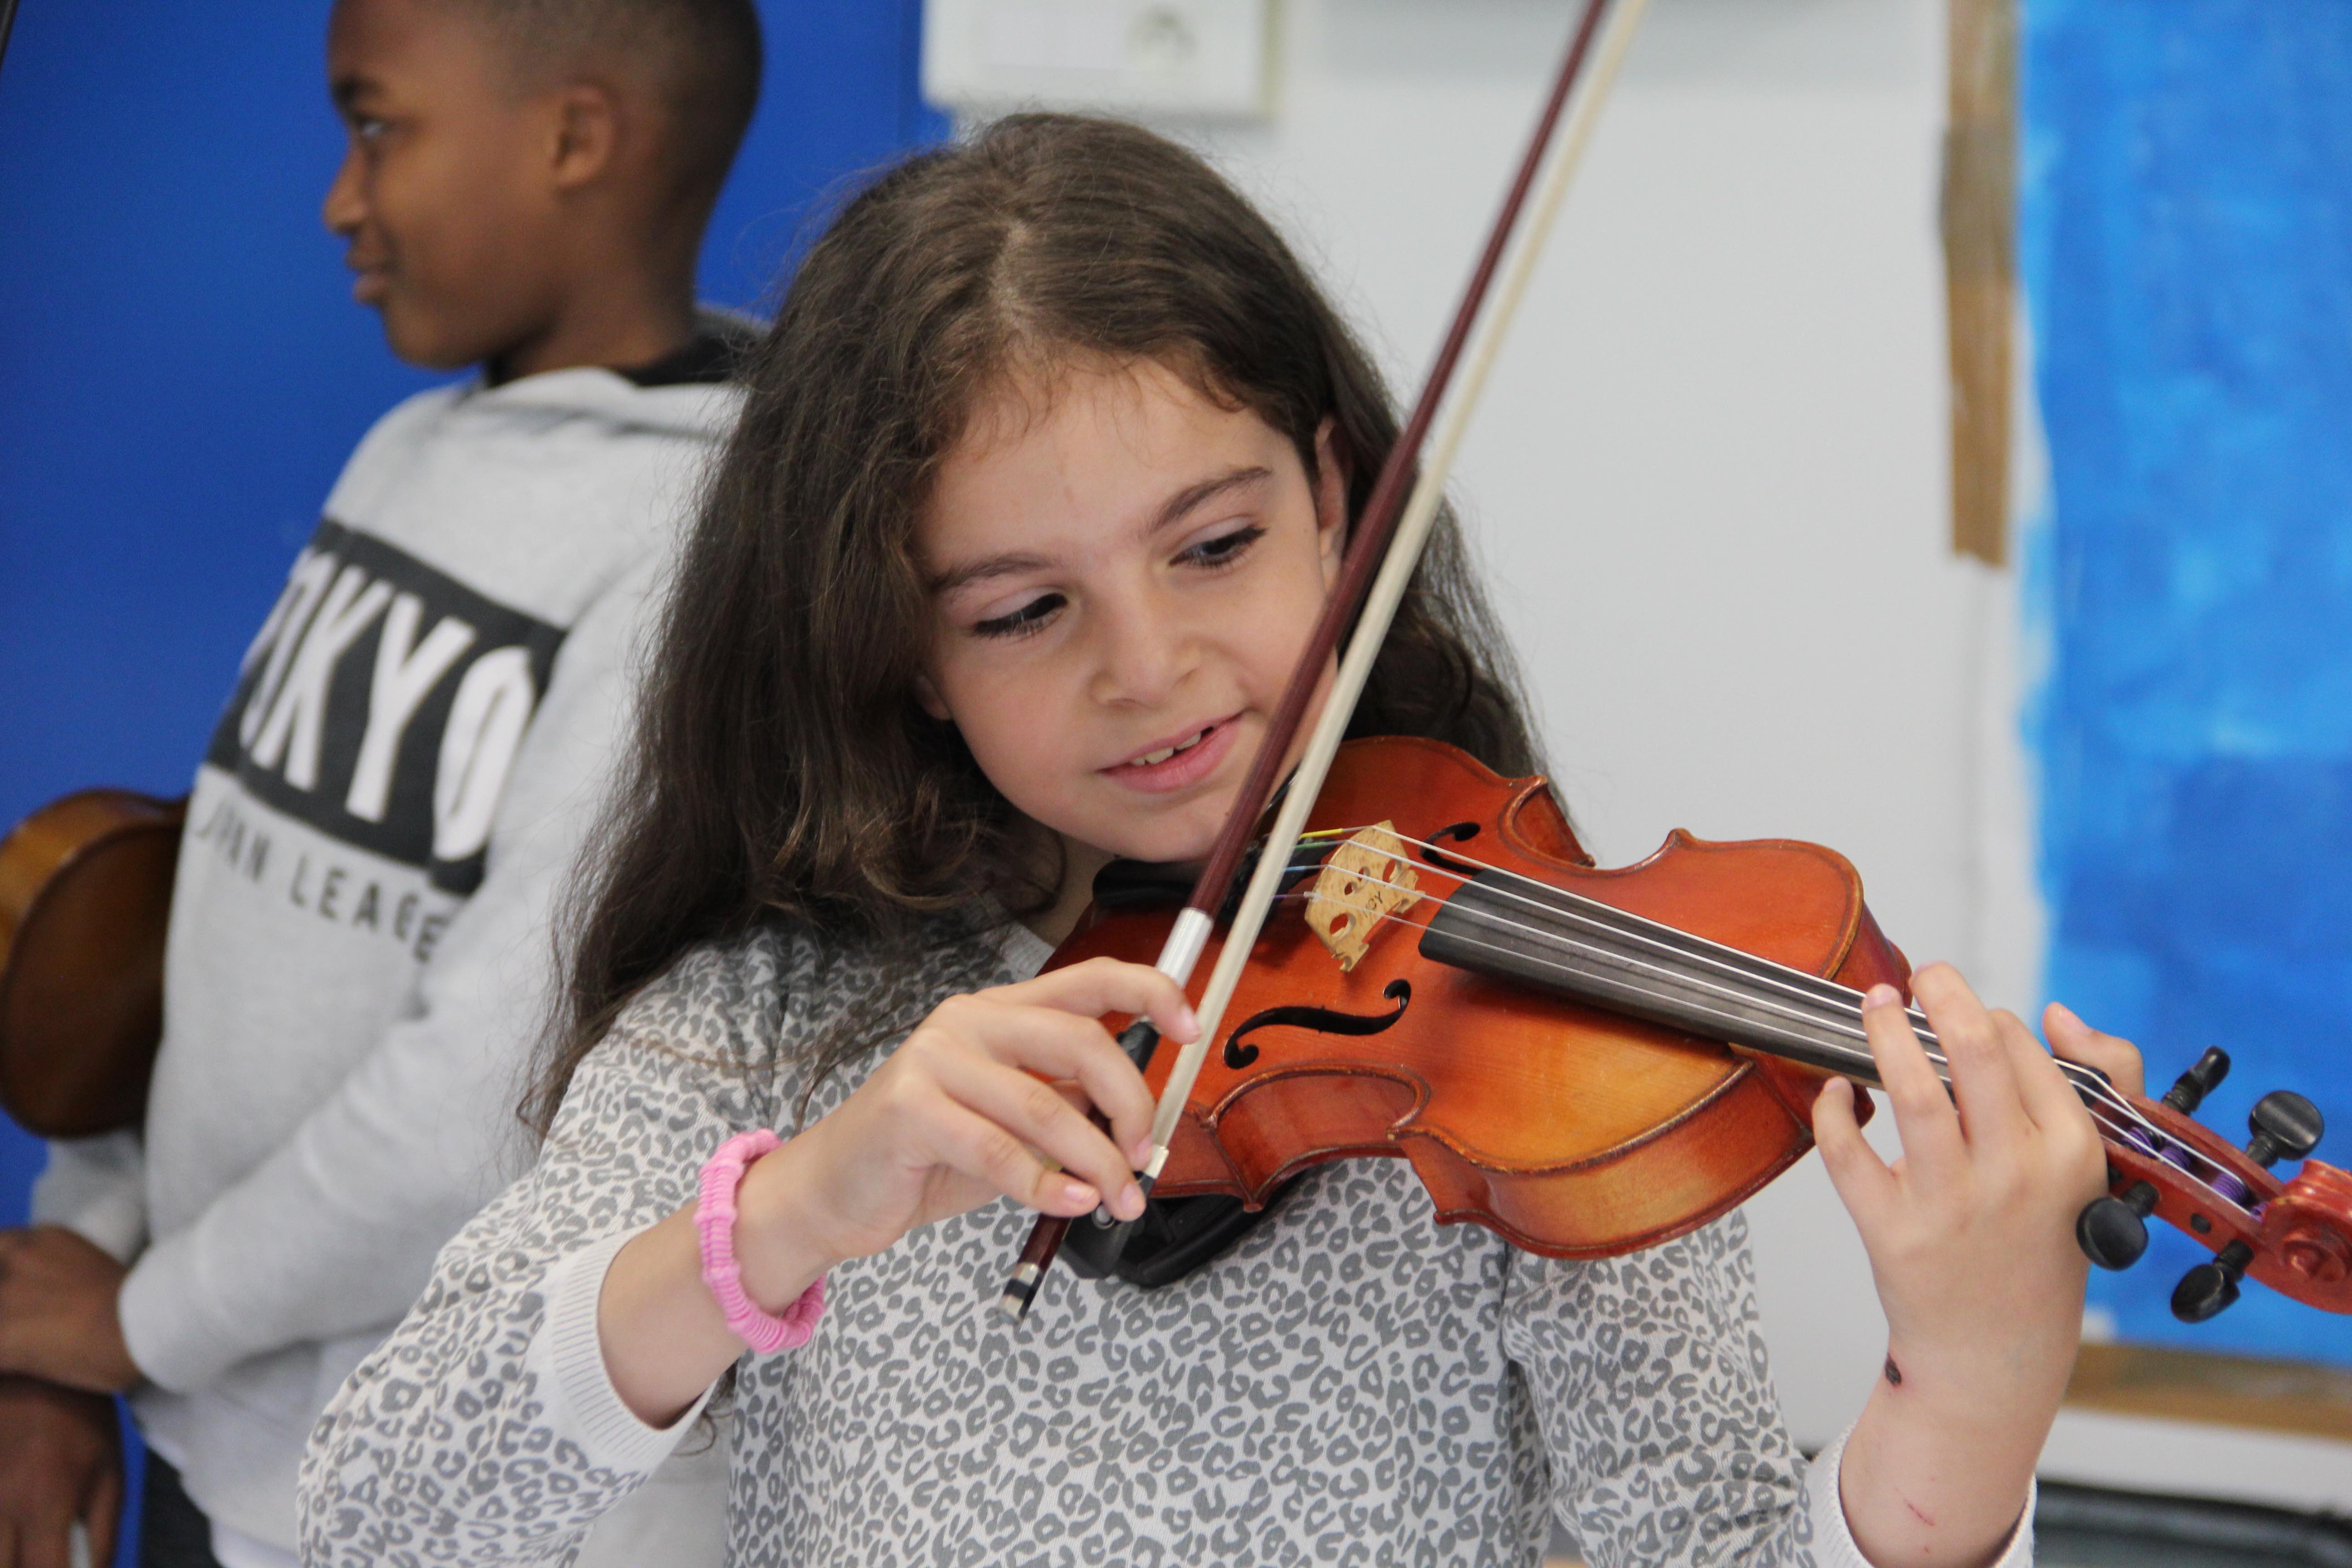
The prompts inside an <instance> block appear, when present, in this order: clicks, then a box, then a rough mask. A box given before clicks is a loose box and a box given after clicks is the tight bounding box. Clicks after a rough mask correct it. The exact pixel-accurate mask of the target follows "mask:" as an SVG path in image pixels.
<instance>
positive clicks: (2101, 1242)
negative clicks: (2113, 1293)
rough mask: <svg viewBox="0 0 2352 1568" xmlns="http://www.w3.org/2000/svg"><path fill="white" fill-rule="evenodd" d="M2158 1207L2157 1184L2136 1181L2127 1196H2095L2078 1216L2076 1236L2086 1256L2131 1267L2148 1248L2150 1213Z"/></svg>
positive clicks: (2110, 1264) (2099, 1262) (2108, 1264)
mask: <svg viewBox="0 0 2352 1568" xmlns="http://www.w3.org/2000/svg"><path fill="white" fill-rule="evenodd" d="M2155 1207H2156V1185H2155V1184H2154V1183H2152V1182H2134V1183H2133V1184H2131V1186H2130V1188H2129V1190H2127V1191H2126V1193H2125V1194H2124V1195H2123V1196H2121V1197H2119V1198H2116V1197H2105V1198H2095V1199H2093V1200H2092V1201H2091V1202H2090V1203H2088V1204H2086V1205H2084V1208H2083V1212H2082V1213H2081V1214H2079V1215H2076V1216H2075V1217H2074V1240H2075V1242H2076V1243H2077V1244H2078V1245H2079V1246H2080V1247H2082V1249H2083V1256H2084V1257H2085V1258H2089V1259H2090V1260H2091V1261H2092V1262H2094V1263H2095V1264H2097V1265H2098V1266H2099V1267H2100V1268H2130V1267H2131V1266H2132V1265H2133V1264H2135V1263H2137V1262H2138V1261H2139V1258H2140V1254H2141V1253H2143V1252H2146V1251H2147V1216H2148V1213H2149V1211H2150V1210H2152V1209H2154V1208H2155Z"/></svg>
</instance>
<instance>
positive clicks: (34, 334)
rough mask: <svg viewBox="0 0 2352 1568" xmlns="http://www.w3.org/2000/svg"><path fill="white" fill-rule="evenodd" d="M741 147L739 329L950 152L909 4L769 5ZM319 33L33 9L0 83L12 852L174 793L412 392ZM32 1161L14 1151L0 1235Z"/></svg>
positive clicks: (254, 16) (16, 1210)
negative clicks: (386, 330) (818, 212)
mask: <svg viewBox="0 0 2352 1568" xmlns="http://www.w3.org/2000/svg"><path fill="white" fill-rule="evenodd" d="M762 11H763V14H764V16H765V20H766V24H767V31H768V77H767V86H766V89H765V92H764V94H763V97H762V100H761V109H760V114H759V118H758V120H757V121H755V123H754V124H753V126H752V129H751V135H750V138H749V140H748V142H747V144H746V146H745V148H744V151H743V154H742V158H741V160H740V163H738V165H737V168H736V173H735V177H734V180H733V182H732V183H731V184H730V186H729V189H728V192H727V194H726V196H725V197H724V199H723V200H722V202H721V204H720V206H719V214H718V216H717V219H716V220H715V221H714V223H713V224H712V226H711V229H710V237H709V244H708V246H707V247H706V249H705V254H704V265H703V283H704V287H705V290H706V292H707V294H708V295H709V297H710V298H712V299H714V300H722V301H727V302H730V303H738V304H756V303H758V302H759V301H760V300H761V299H762V297H763V296H765V295H767V294H768V293H769V292H770V290H771V286H772V282H773V280H774V272H775V269H776V268H777V266H778V265H779V264H780V263H781V261H782V259H783V258H784V257H785V256H786V254H787V252H788V250H789V249H790V247H791V245H792V243H793V239H794V237H795V236H796V234H797V233H798V232H799V229H800V226H801V225H802V223H803V218H804V216H805V215H806V214H807V212H808V211H809V209H810V208H811V206H812V205H813V204H814V203H815V202H816V201H817V200H818V198H820V197H821V196H822V195H824V193H825V192H826V190H827V189H828V188H829V187H831V186H832V185H833V184H835V182H836V181H838V180H840V179H841V178H842V177H844V176H845V175H846V174H850V173H852V172H854V171H856V170H858V169H861V168H864V167H866V166H869V165H871V164H873V163H877V162H879V161H881V160H884V159H887V158H888V157H889V156H890V155H891V154H892V153H896V152H897V151H898V150H899V149H901V148H904V147H907V146H908V145H911V144H914V143H917V142H923V141H928V140H932V139H936V138H937V137H939V136H940V135H942V134H943V133H944V132H945V130H946V127H945V124H944V122H943V121H940V118H939V117H938V116H936V115H935V114H933V113H931V112H930V111H929V110H926V109H925V108H924V107H923V106H922V104H921V102H920V101H919V98H918V96H917V93H916V86H915V84H916V65H917V55H916V41H917V37H918V32H919V16H920V8H919V0H766V3H765V4H763V5H762ZM326 14H327V7H326V6H325V5H323V4H317V5H304V6H277V7H265V8H261V9H258V10H255V9H247V8H239V7H226V8H224V7H222V6H219V5H202V4H197V3H195V0H144V3H142V4H141V5H80V4H70V3H68V0H24V5H23V8H22V10H21V11H20V13H19V15H18V16H17V19H16V32H15V37H14V38H13V40H12V41H11V43H10V45H9V47H8V52H7V58H6V60H5V65H0V825H5V823H7V822H13V821H15V820H16V818H17V817H18V816H22V815H23V814H24V813H25V812H26V811H28V810H30V809H31V808H32V807H34V806H36V805H39V804H40V803H41V802H42V801H45V800H47V799H50V798H52V797H54V796H56V795H60V794H63V793H64V792H66V791H67V790H69V789H73V788H77V787H79V786H81V785H84V784H130V785H133V786H136V787H139V788H142V789H147V790H152V791H155V792H157V793H172V794H175V793H177V792H179V791H180V790H182V789H184V788H185V787H186V784H187V780H188V778H189V777H190V775H191V774H192V773H194V767H195V761H196V757H197V755H198V753H199V752H200V751H201V750H202V748H203V744H204V741H205V735H206V734H207V733H208V731H210V729H211V726H212V722H213V719H214V715H215V711H216V710H217V708H218V706H219V704H220V702H221V701H222V700H224V699H225V697H226V694H227V691H228V688H229V685H230V683H231V679H232V677H233V676H234V674H235V672H236V661H237V658H238V657H239V655H240V654H242V652H243V651H244V648H245V645H246V643H247V640H248V639H249V638H250V637H252V635H253V632H254V629H255V628H256V627H257V626H258V625H259V624H260V621H261V617H262V616H263V615H264V614H265V613H266V612H267V610H268V606H269V605H270V602H271V600H272V599H273V598H274V597H275V595H277V593H278V587H279V584H280V583H281V581H282V579H283V577H284V575H285V572H286V567H287V564H288V563H289V560H290V559H291V558H292V555H293V552H294V551H295V549H296V547H297V546H298V545H299V543H300V542H301V541H302V540H303V539H304V538H305V537H306V536H307V535H308V534H309V533H310V529H311V526H312V524H313V523H314V522H315V521H316V518H317V511H318V507H319V504H320V501H321V500H324V499H325V496H326V493H327V489H328V486H329V485H330V484H331V482H332V480H333V479H334V476H335V472H336V470H337V469H338V468H340V467H341V463H342V460H343V458H344V457H345V456H346V455H347V454H348V453H349V452H350V450H351V448H352V444H353V443H354V442H356V441H357V440H358V438H359V437H360V434H361V433H362V431H363V430H365V429H366V428H367V426H368V424H369V422H370V421H371V420H372V419H373V418H374V417H375V416H377V415H378V414H380V413H382V412H383V410H384V409H385V408H387V407H389V406H390V405H392V404H393V403H394V401H396V400H397V399H399V398H400V397H402V396H403V395H406V394H407V393H409V392H412V391H415V390H416V389H417V388H419V387H421V386H424V385H425V384H428V378H427V377H425V376H423V375H420V374H417V373H416V372H414V371H411V370H409V369H407V368H405V367H404V366H403V365H401V364H400V363H397V362H396V361H394V359H393V358H392V356H391V355H390V353H387V352H386V350H385V349H384V347H383V339H382V337H381V336H380V334H379V333H378V331H377V328H376V321H375V317H374V316H373V313H372V312H369V311H367V310H362V309H360V308H359V307H357V306H354V305H353V304H352V303H351V300H350V295H349V288H350V284H349V275H348V274H347V273H346V272H345V271H344V270H343V268H342V265H341V246H340V245H339V244H338V243H337V242H336V241H335V240H333V239H332V238H331V237H330V236H329V235H327V233H326V232H325V231H324V230H323V229H322V228H321V227H320V224H319V218H318V213H319V204H320V198H321V197H322V196H323V195H324V194H325V191H326V186H327V181H328V179H329V178H330V177H331V175H332V174H333V172H334V169H335V165H336V163H337V161H338V159H339V158H340V157H341V147H342V136H341V129H340V128H339V127H338V125H337V124H336V121H335V120H334V117H333V115H332V114H331V112H330V110H329V107H328V103H327V97H326V89H325V80H324V77H325V72H324V63H323V40H324V36H325V26H326ZM38 1162H39V1151H38V1147H37V1145H36V1144H35V1143H34V1142H32V1140H30V1139H28V1138H26V1137H25V1136H24V1135H23V1134H22V1133H21V1132H19V1131H16V1129H14V1128H12V1127H9V1126H7V1125H6V1124H5V1121H0V1224H5V1223H14V1222H16V1220H18V1219H20V1218H21V1216H22V1215H23V1213H24V1205H25V1195H26V1186H27V1184H29V1183H30V1181H31V1179H32V1176H33V1174H34V1173H35V1171H36V1170H37V1168H38Z"/></svg>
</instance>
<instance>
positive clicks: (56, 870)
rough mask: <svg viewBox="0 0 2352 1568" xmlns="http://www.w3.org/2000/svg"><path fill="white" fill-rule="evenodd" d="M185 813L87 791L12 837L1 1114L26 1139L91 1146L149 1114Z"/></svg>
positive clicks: (56, 804)
mask: <svg viewBox="0 0 2352 1568" xmlns="http://www.w3.org/2000/svg"><path fill="white" fill-rule="evenodd" d="M187 809H188V806H187V801H186V798H185V797H182V798H180V799H178V800H160V799H158V798H156V797H155V796H153V795H140V794H138V793H136V792H135V791H131V790H124V789H89V790H82V791H80V792H79V793H77V794H74V795H67V796H66V797H65V798H63V799H62V800H57V801H52V802H51V803H49V804H48V805H45V806H43V807H41V808H40V809H39V810H38V811H36V812H34V813H33V814H32V815H31V816H27V817H26V818H25V820H24V821H22V822H20V823H18V824H17V825H16V829H15V830H14V831H13V832H11V833H10V834H9V835H8V837H7V838H6V839H5V840H0V1109H5V1110H6V1111H7V1113H8V1114H9V1115H10V1116H11V1117H13V1118H15V1120H16V1123H17V1125H19V1126H21V1127H23V1128H24V1129H25V1130H26V1131H28V1132H33V1133H37V1134H38V1135H39V1136H41V1137H44V1138H88V1137H92V1136H95V1135H96V1134H98V1133H100V1132H112V1131H117V1130H118V1129H121V1128H124V1127H135V1126H137V1125H138V1124H139V1123H140V1121H141V1120H142V1118H143V1117H144V1116H145V1115H146V1110H147V1081H148V1078H149V1076H150V1073H151V1071H152V1068H153V1067H154V1063H155V1047H156V1045H157V1044H158V1042H159V1041H160V1040H161V1039H162V1038H163V934H164V929H165V927H166V925H167V924H168V923H169V921H170V919H171V912H172V881H173V873H174V871H175V870H176V868H177V867H178V864H179V853H180V830H181V826H182V825H183V823H184V821H185V820H186V817H187Z"/></svg>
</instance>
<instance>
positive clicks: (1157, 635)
mask: <svg viewBox="0 0 2352 1568" xmlns="http://www.w3.org/2000/svg"><path fill="white" fill-rule="evenodd" d="M1121 611H1122V613H1120V614H1118V615H1114V616H1104V617H1103V618H1102V619H1101V621H1100V622H1099V623H1098V626H1099V646H1098V647H1097V658H1096V663H1095V677H1094V682H1093V687H1094V692H1093V695H1094V698H1095V700H1096V701H1097V702H1102V703H1121V704H1129V703H1131V704H1135V705H1138V706H1141V707H1152V706H1156V705H1157V704H1159V703H1160V702H1162V701H1165V700H1167V699H1168V697H1169V696H1170V695H1171V693H1173V692H1174V691H1175V690H1176V689H1177V688H1178V687H1179V686H1180V685H1181V684H1182V683H1183V680H1184V678H1185V676H1187V675H1188V674H1190V673H1191V671H1192V665H1193V662H1194V655H1195V649H1196V644H1195V642H1194V640H1193V638H1192V635H1191V634H1190V632H1189V631H1188V630H1187V629H1186V628H1185V627H1184V626H1181V624H1179V623H1178V621H1177V620H1176V618H1175V617H1174V616H1171V615H1168V614H1166V613H1165V612H1164V610H1162V609H1161V608H1160V607H1159V606H1156V605H1150V604H1149V603H1137V604H1135V605H1127V606H1121Z"/></svg>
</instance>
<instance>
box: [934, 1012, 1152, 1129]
mask: <svg viewBox="0 0 2352 1568" xmlns="http://www.w3.org/2000/svg"><path fill="white" fill-rule="evenodd" d="M1162 978H1163V979H1164V978H1166V977H1165V976H1162ZM1007 989H1008V990H1009V989H1010V988H1009V987H1008V988H1007ZM950 1008H952V1011H950ZM933 1016H934V1017H935V1018H936V1019H937V1020H938V1021H939V1022H940V1024H942V1025H944V1026H949V1027H950V1028H951V1029H952V1030H953V1031H954V1032H955V1034H956V1035H957V1036H958V1037H961V1039H963V1040H964V1041H966V1042H967V1043H968V1044H970V1045H971V1046H973V1047H976V1048H977V1049H978V1050H980V1051H981V1052H982V1053H984V1054H985V1055H986V1056H988V1057H990V1058H992V1059H994V1060H995V1061H998V1062H1001V1063H1003V1065H1004V1066H1006V1067H1012V1068H1025V1069H1027V1070H1028V1071H1030V1072H1033V1073H1039V1074H1042V1075H1043V1076H1045V1077H1046V1078H1049V1079H1077V1081H1078V1087H1079V1088H1080V1089H1084V1090H1085V1091H1086V1097H1087V1100H1090V1101H1092V1102H1093V1104H1094V1108H1095V1109H1096V1110H1099V1111H1101V1112H1102V1113H1103V1115H1104V1116H1106V1117H1107V1118H1108V1119H1109V1121H1110V1124H1111V1130H1112V1131H1113V1132H1114V1133H1115V1134H1116V1136H1117V1137H1118V1143H1119V1146H1120V1147H1121V1148H1133V1147H1135V1146H1137V1145H1138V1144H1139V1143H1141V1142H1143V1140H1144V1139H1146V1138H1147V1137H1149V1136H1150V1131H1151V1114H1152V1111H1153V1110H1154V1109H1155V1106H1154V1103H1153V1100H1152V1098H1151V1090H1150V1089H1148V1088H1146V1087H1145V1085H1144V1082H1143V1075H1142V1074H1141V1073H1140V1072H1138V1071H1137V1070H1136V1067H1135V1064H1134V1063H1133V1062H1131V1061H1129V1060H1128V1059H1127V1053H1126V1052H1125V1051H1122V1050H1120V1049H1119V1048H1118V1041H1116V1040H1114V1039H1112V1038H1111V1037H1110V1031H1108V1029H1105V1028H1104V1027H1103V1026H1101V1025H1100V1024H1097V1023H1096V1022H1095V1021H1094V1019H1093V1018H1092V1017H1090V1016H1081V1015H1078V1014H1075V1013H1066V1012H1063V1011H1061V1010H1059V1009H1058V1008H1054V1007H1041V1006H1036V1005H1018V1004H1013V1003H1008V1002H1004V1001H1000V1000H996V999H993V998H992V997H988V996H970V997H963V998H960V999H958V1000H957V1001H956V1002H953V1003H950V1004H949V1005H946V1006H942V1007H941V1008H940V1010H939V1012H938V1013H936V1014H934V1015H933ZM1129 1168H1130V1169H1131V1168H1132V1167H1129Z"/></svg>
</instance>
